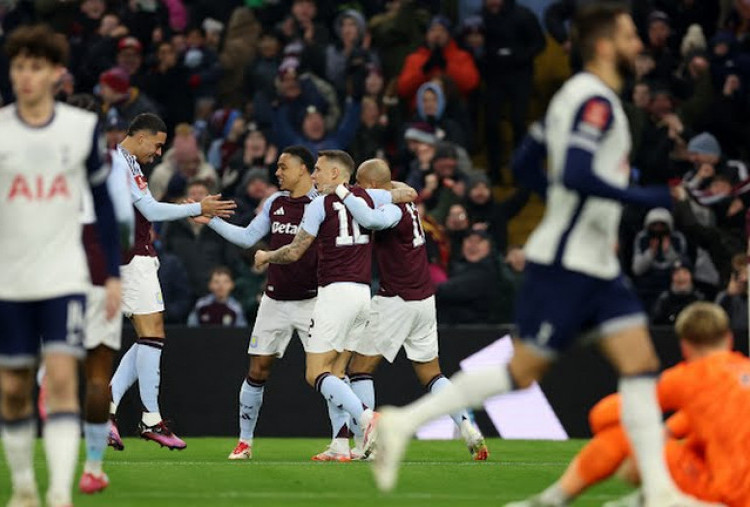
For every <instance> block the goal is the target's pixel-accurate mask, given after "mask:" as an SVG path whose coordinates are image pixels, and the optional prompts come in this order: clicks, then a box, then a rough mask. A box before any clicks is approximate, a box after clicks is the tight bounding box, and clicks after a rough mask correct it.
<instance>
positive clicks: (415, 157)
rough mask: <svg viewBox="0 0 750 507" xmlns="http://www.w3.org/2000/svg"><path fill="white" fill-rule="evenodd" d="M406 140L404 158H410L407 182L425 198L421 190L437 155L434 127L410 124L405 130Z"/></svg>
mask: <svg viewBox="0 0 750 507" xmlns="http://www.w3.org/2000/svg"><path fill="white" fill-rule="evenodd" d="M404 140H405V142H406V149H405V157H404V158H406V159H407V160H409V162H408V164H407V168H406V178H405V179H406V183H407V185H409V186H410V187H412V188H413V189H414V190H416V191H417V193H420V198H424V197H425V196H422V195H421V192H422V191H423V190H424V187H425V178H426V176H427V174H428V173H429V171H430V169H431V165H430V164H431V163H432V159H433V157H434V156H435V145H436V144H437V137H435V133H434V131H433V129H432V127H430V126H429V125H427V124H426V123H421V124H412V125H410V126H409V127H408V128H407V129H406V132H404Z"/></svg>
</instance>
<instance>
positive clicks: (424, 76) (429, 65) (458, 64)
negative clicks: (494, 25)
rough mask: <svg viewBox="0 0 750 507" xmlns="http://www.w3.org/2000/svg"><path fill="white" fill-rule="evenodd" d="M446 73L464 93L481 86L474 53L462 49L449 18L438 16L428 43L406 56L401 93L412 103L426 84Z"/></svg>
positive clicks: (430, 28) (432, 26)
mask: <svg viewBox="0 0 750 507" xmlns="http://www.w3.org/2000/svg"><path fill="white" fill-rule="evenodd" d="M442 75H446V76H447V77H449V78H450V79H452V80H453V81H454V82H455V83H456V86H458V89H459V90H460V91H461V93H462V94H463V95H464V96H467V95H468V94H469V93H470V92H471V91H473V90H474V89H476V88H477V86H479V71H478V70H477V67H476V65H475V64H474V59H473V58H472V56H471V54H470V53H468V52H466V51H464V50H463V49H460V48H459V47H458V45H457V44H456V42H455V41H454V40H453V38H452V37H451V33H450V21H449V20H448V18H446V17H444V16H435V17H433V18H432V20H431V21H430V24H429V27H428V28H427V34H426V36H425V43H424V45H423V46H421V47H420V48H418V49H417V50H416V51H414V52H413V53H411V54H410V55H409V56H407V57H406V61H405V62H404V66H403V68H402V70H401V74H400V75H399V76H398V94H399V95H400V96H401V97H402V98H404V99H405V100H407V101H409V102H412V101H413V100H414V97H415V95H416V94H417V90H418V89H419V87H420V86H422V84H423V83H426V82H427V81H430V80H431V79H433V78H435V77H436V76H442Z"/></svg>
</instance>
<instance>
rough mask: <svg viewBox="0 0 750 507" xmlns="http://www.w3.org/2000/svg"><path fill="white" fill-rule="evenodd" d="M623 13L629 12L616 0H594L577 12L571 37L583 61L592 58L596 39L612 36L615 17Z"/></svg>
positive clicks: (615, 21) (615, 22)
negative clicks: (604, 0)
mask: <svg viewBox="0 0 750 507" xmlns="http://www.w3.org/2000/svg"><path fill="white" fill-rule="evenodd" d="M623 14H629V11H628V8H627V7H625V5H623V4H621V3H618V2H595V3H592V4H589V5H587V6H585V7H583V8H582V9H581V10H580V11H579V12H578V14H577V15H576V18H575V21H574V22H573V29H572V30H571V39H572V42H573V44H574V45H575V46H576V47H578V49H579V51H580V52H581V58H582V59H583V61H584V62H589V61H591V60H592V59H593V58H594V55H595V53H596V41H597V40H599V39H601V38H602V37H611V36H612V34H613V33H614V31H615V25H616V24H617V18H618V17H620V16H622V15H623Z"/></svg>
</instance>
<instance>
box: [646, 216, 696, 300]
mask: <svg viewBox="0 0 750 507" xmlns="http://www.w3.org/2000/svg"><path fill="white" fill-rule="evenodd" d="M686 258H687V241H686V240H685V237H684V236H683V235H682V233H680V232H678V231H675V230H674V225H673V220H672V215H671V214H670V213H669V211H668V210H666V209H664V208H654V209H652V210H651V211H649V212H648V214H647V215H646V218H645V220H644V222H643V229H642V230H641V231H640V232H639V233H638V234H637V235H636V237H635V244H634V247H633V263H632V269H633V275H634V277H635V280H634V281H635V285H636V289H637V291H638V295H639V296H640V297H641V300H642V301H643V304H644V306H646V307H647V308H648V307H650V306H651V304H652V303H653V302H654V300H655V299H656V297H657V296H658V295H659V294H660V293H662V292H663V291H665V290H667V289H668V288H669V286H670V275H671V270H672V266H673V265H674V263H675V262H677V261H680V260H685V259H686Z"/></svg>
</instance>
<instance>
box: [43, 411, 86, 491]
mask: <svg viewBox="0 0 750 507" xmlns="http://www.w3.org/2000/svg"><path fill="white" fill-rule="evenodd" d="M42 433H43V436H44V452H45V454H46V457H47V469H48V470H49V488H48V490H47V502H48V503H49V504H72V496H71V495H72V488H73V474H74V473H75V470H76V463H77V462H78V447H79V444H80V441H81V422H80V418H79V415H78V414H77V413H74V412H58V413H53V414H49V415H48V416H47V422H46V423H45V424H44V430H43V431H42Z"/></svg>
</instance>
